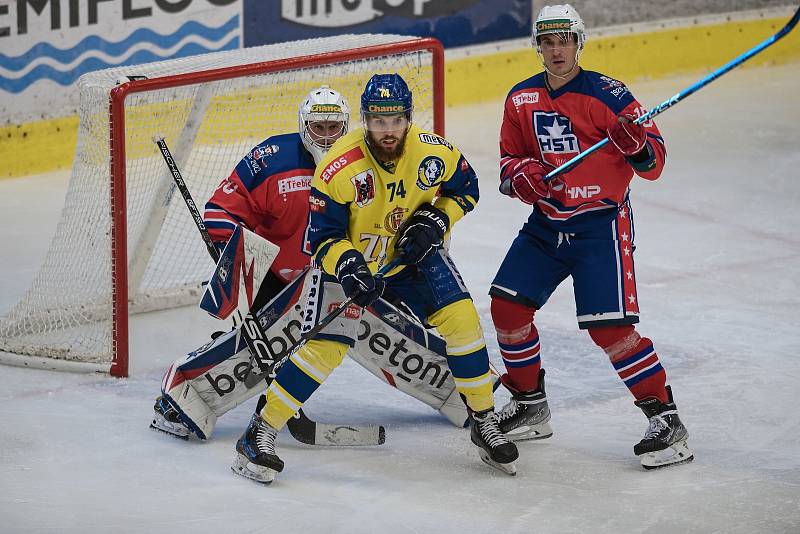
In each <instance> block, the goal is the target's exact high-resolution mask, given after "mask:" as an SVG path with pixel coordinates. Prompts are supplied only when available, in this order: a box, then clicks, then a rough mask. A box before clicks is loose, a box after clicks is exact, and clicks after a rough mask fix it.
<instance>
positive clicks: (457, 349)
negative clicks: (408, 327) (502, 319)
mask: <svg viewBox="0 0 800 534" xmlns="http://www.w3.org/2000/svg"><path fill="white" fill-rule="evenodd" d="M428 323H429V324H430V325H431V326H434V327H435V328H436V329H437V330H438V331H439V334H441V336H442V337H443V338H444V340H445V341H446V342H447V353H448V354H450V355H459V354H469V353H471V352H474V351H475V350H478V349H480V348H481V347H483V346H485V345H486V343H485V341H484V339H483V329H482V328H481V320H480V318H479V317H478V311H477V310H476V309H475V304H473V302H472V300H470V299H463V300H459V301H458V302H453V303H452V304H448V305H447V306H445V307H444V308H442V309H441V310H439V311H437V312H436V313H434V314H433V315H431V316H430V317H428Z"/></svg>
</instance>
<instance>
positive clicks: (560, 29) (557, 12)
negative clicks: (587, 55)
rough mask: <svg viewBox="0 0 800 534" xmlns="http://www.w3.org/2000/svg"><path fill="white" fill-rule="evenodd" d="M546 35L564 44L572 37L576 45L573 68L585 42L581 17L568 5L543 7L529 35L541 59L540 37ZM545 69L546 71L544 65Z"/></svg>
mask: <svg viewBox="0 0 800 534" xmlns="http://www.w3.org/2000/svg"><path fill="white" fill-rule="evenodd" d="M548 34H556V35H558V37H559V38H561V40H562V41H563V42H565V43H566V42H567V41H568V40H569V39H572V38H573V36H574V42H575V43H576V44H577V45H578V47H577V50H576V51H575V66H577V65H578V57H579V56H580V53H581V50H583V45H584V43H585V42H586V26H585V25H584V24H583V19H582V18H581V16H580V15H578V12H577V11H575V8H573V7H572V6H571V5H569V4H561V5H554V6H544V7H543V8H542V10H541V11H540V12H539V15H538V16H537V17H536V21H535V22H534V23H533V32H532V34H531V44H532V45H533V47H534V48H535V49H536V52H537V53H538V54H539V57H543V56H542V47H541V37H542V36H543V35H548ZM542 63H544V61H542ZM573 68H574V67H573ZM545 69H546V70H547V66H546V65H545ZM548 72H549V73H550V74H551V75H553V76H556V77H558V78H561V77H563V76H558V75H556V74H553V73H552V72H550V71H549V70H548ZM570 72H571V71H570Z"/></svg>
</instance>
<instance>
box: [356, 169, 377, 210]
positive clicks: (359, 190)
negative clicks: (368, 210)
mask: <svg viewBox="0 0 800 534" xmlns="http://www.w3.org/2000/svg"><path fill="white" fill-rule="evenodd" d="M350 181H351V182H353V186H354V187H355V188H356V198H355V202H356V204H358V207H359V208H363V207H365V206H368V205H370V204H371V203H372V201H373V200H375V172H374V171H373V170H372V169H367V170H366V171H364V172H360V173H358V174H356V175H355V176H353V177H352V178H351V179H350Z"/></svg>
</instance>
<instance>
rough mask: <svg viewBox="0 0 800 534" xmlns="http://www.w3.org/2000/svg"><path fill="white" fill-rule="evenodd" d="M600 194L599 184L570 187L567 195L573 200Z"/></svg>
mask: <svg viewBox="0 0 800 534" xmlns="http://www.w3.org/2000/svg"><path fill="white" fill-rule="evenodd" d="M599 194H600V186H599V185H584V186H581V187H568V188H567V196H568V197H569V198H571V199H573V200H575V199H578V198H592V197H593V196H595V195H599Z"/></svg>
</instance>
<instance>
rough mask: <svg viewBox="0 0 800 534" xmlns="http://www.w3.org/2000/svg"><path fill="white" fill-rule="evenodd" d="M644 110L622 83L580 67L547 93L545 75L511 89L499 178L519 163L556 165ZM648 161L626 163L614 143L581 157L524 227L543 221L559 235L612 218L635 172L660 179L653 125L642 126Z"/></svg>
mask: <svg viewBox="0 0 800 534" xmlns="http://www.w3.org/2000/svg"><path fill="white" fill-rule="evenodd" d="M645 113H646V110H645V109H644V108H643V107H642V106H641V104H639V102H637V101H636V99H635V98H634V97H633V95H632V94H631V92H630V91H629V90H628V88H627V87H626V86H625V85H624V84H623V83H622V82H619V81H617V80H615V79H613V78H609V77H608V76H604V75H602V74H600V73H597V72H592V71H586V70H581V72H579V73H578V75H577V76H576V77H575V78H573V79H572V80H570V81H569V82H568V83H567V84H566V85H564V86H563V87H560V88H559V89H556V90H550V89H549V88H548V85H547V82H546V79H545V73H543V72H542V73H539V74H537V75H535V76H532V77H530V78H528V79H527V80H524V81H522V82H520V83H518V84H517V85H516V86H514V87H513V88H512V89H511V91H510V92H509V94H508V97H507V98H506V102H505V109H504V113H503V123H502V126H501V130H500V158H501V160H500V180H501V181H503V180H505V179H507V178H510V177H511V176H510V175H511V172H512V169H513V168H514V166H515V164H516V163H518V162H519V161H520V160H521V159H525V158H531V157H533V158H535V159H537V160H539V161H541V162H544V163H546V164H549V165H552V166H553V167H557V166H559V165H561V164H563V163H565V162H567V161H569V160H570V159H572V158H573V157H574V156H576V155H578V154H579V153H580V152H582V151H584V150H586V149H588V148H590V147H591V146H592V145H594V144H595V143H597V142H598V141H601V140H602V139H604V138H605V137H607V136H608V133H607V130H608V129H609V128H610V127H611V126H612V125H614V124H615V123H616V122H617V120H618V117H619V116H620V115H623V114H633V115H635V116H636V117H639V116H642V115H644V114H645ZM644 126H645V127H646V130H647V150H648V154H649V158H648V159H647V160H646V161H643V162H633V161H631V160H630V159H628V158H625V157H624V156H623V155H622V154H621V153H620V152H619V151H618V150H617V149H616V148H615V147H614V145H613V144H611V143H608V144H607V145H606V146H604V147H603V148H602V149H600V150H598V151H597V152H595V153H594V154H592V155H590V156H588V157H586V158H585V159H584V160H583V161H582V162H581V163H580V164H579V165H577V166H576V167H574V168H573V169H572V170H570V171H569V172H566V173H564V174H561V175H559V176H557V177H556V178H554V180H553V182H551V185H550V196H549V197H548V198H542V199H540V200H538V201H537V202H536V205H535V206H534V210H533V214H532V215H531V219H529V222H533V221H534V220H536V221H539V222H545V223H547V224H548V225H550V226H551V227H552V228H554V229H555V230H558V231H562V232H578V231H581V230H584V229H588V228H592V227H593V226H595V225H596V224H603V223H607V222H608V221H610V220H612V219H613V218H615V217H616V216H617V210H618V209H619V207H620V206H621V205H622V204H623V203H624V202H625V200H626V198H627V195H628V186H629V184H630V182H631V180H632V179H633V175H634V172H635V173H636V174H638V175H639V176H641V177H642V178H646V179H648V180H655V179H657V178H658V177H659V176H660V175H661V171H662V170H663V168H664V162H665V160H666V148H665V146H664V140H663V139H662V138H661V134H660V133H659V131H658V128H657V127H656V125H655V123H654V122H653V121H652V120H651V121H647V122H646V123H644Z"/></svg>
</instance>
